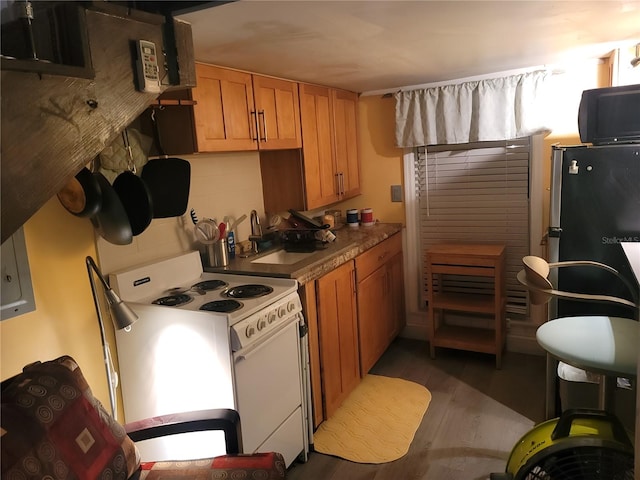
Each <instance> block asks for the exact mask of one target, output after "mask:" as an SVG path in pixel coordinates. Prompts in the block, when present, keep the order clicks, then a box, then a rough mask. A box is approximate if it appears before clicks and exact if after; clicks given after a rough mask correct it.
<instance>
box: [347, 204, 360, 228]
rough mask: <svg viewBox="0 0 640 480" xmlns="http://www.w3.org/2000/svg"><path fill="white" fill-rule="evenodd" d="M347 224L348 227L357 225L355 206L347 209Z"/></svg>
mask: <svg viewBox="0 0 640 480" xmlns="http://www.w3.org/2000/svg"><path fill="white" fill-rule="evenodd" d="M347 225H349V226H350V227H357V226H358V210H356V209H355V208H351V209H349V210H347Z"/></svg>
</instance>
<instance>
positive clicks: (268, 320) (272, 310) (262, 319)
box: [231, 293, 302, 352]
mask: <svg viewBox="0 0 640 480" xmlns="http://www.w3.org/2000/svg"><path fill="white" fill-rule="evenodd" d="M301 312H302V302H301V301H300V297H299V296H298V294H297V293H291V294H289V295H287V296H286V297H284V298H282V299H280V300H278V301H276V302H274V303H272V304H270V305H268V306H266V307H264V308H263V309H262V310H260V311H259V312H256V313H254V314H253V315H250V316H249V317H247V318H245V319H244V320H241V321H239V322H238V323H236V324H234V325H232V326H231V349H232V350H233V351H234V352H237V351H238V350H240V349H242V348H246V347H248V346H250V345H251V344H252V343H254V342H256V341H257V340H259V339H260V338H262V337H263V336H265V335H268V334H269V333H270V332H272V331H274V330H275V329H277V328H278V327H280V326H281V325H284V324H286V323H288V322H289V321H297V314H298V313H301Z"/></svg>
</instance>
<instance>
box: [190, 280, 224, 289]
mask: <svg viewBox="0 0 640 480" xmlns="http://www.w3.org/2000/svg"><path fill="white" fill-rule="evenodd" d="M228 285H229V284H228V283H227V282H224V281H222V280H204V281H202V282H198V283H196V284H195V285H192V286H191V288H195V289H200V290H204V291H205V292H210V291H211V290H218V289H219V288H224V287H227V286H228Z"/></svg>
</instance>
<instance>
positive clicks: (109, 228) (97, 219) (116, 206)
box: [91, 172, 133, 245]
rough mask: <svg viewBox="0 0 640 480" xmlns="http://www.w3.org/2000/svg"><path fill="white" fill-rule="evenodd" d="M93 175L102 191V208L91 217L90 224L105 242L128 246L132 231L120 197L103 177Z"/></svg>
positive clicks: (99, 174) (97, 174)
mask: <svg viewBox="0 0 640 480" xmlns="http://www.w3.org/2000/svg"><path fill="white" fill-rule="evenodd" d="M93 175H94V176H95V177H96V179H97V180H98V184H99V185H100V189H101V190H102V206H101V207H100V210H98V213H96V214H95V215H94V216H92V217H91V223H92V224H93V226H94V227H95V229H96V230H97V232H98V233H99V234H100V236H102V237H103V238H104V239H105V240H106V241H107V242H109V243H114V244H116V245H129V244H130V243H131V241H132V240H133V238H132V237H133V231H132V230H131V223H130V222H129V217H128V216H127V212H126V211H125V209H124V207H123V206H122V202H121V201H120V197H119V196H118V194H117V193H116V191H115V189H114V188H113V187H112V186H111V184H110V183H109V180H107V179H106V178H105V176H104V175H102V174H101V173H99V172H96V173H94V174H93Z"/></svg>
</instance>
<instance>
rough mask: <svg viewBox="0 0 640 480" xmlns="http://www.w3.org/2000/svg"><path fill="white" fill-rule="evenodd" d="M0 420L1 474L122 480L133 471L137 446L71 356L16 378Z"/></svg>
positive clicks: (29, 369) (37, 366) (4, 398)
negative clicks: (94, 391) (106, 409)
mask: <svg viewBox="0 0 640 480" xmlns="http://www.w3.org/2000/svg"><path fill="white" fill-rule="evenodd" d="M0 422H1V425H2V440H1V442H0V445H1V450H2V458H1V461H2V478H45V477H47V476H51V478H69V479H74V478H79V479H84V478H113V479H118V478H121V479H126V478H129V477H130V476H131V474H132V473H134V472H135V471H136V470H137V467H138V462H139V454H138V451H137V449H136V447H135V445H134V444H133V442H132V441H131V439H130V438H129V437H128V436H127V435H126V433H125V431H124V428H123V427H122V426H121V425H120V424H118V423H117V422H116V421H115V420H114V419H113V417H111V415H109V414H108V413H107V412H106V411H105V409H104V408H103V406H102V404H100V402H99V401H98V400H97V399H96V398H95V397H94V396H93V394H92V393H91V389H90V388H89V386H88V384H87V382H86V380H85V378H84V376H83V375H82V372H81V371H80V368H79V367H78V365H77V363H76V362H75V361H74V360H73V358H71V357H69V356H64V357H60V358H58V359H56V360H52V361H49V362H44V363H36V364H32V365H29V366H27V367H25V368H24V370H23V373H21V374H20V375H17V376H16V377H14V378H13V379H12V380H11V382H10V383H9V384H8V385H7V386H5V387H4V388H3V390H2V416H1V420H0ZM23 475H24V476H26V477H23Z"/></svg>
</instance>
